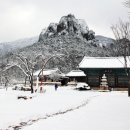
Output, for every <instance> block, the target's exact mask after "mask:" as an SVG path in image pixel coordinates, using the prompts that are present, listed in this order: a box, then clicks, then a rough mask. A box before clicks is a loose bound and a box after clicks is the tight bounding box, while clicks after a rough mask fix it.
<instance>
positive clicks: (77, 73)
mask: <svg viewBox="0 0 130 130" xmlns="http://www.w3.org/2000/svg"><path fill="white" fill-rule="evenodd" d="M66 77H68V78H69V82H71V81H77V82H85V81H86V75H85V73H84V72H83V71H82V70H72V71H70V72H69V73H67V74H66Z"/></svg>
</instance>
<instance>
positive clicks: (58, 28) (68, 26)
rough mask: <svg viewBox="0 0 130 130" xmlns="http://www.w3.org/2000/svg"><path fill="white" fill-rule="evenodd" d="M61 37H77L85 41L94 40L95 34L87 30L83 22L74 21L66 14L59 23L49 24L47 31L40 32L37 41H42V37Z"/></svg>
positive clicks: (73, 18)
mask: <svg viewBox="0 0 130 130" xmlns="http://www.w3.org/2000/svg"><path fill="white" fill-rule="evenodd" d="M61 35H77V36H80V37H82V38H85V39H86V40H87V41H88V40H92V39H94V38H95V33H94V32H93V31H90V30H89V28H88V26H87V24H86V22H85V21H84V20H81V19H76V18H75V16H74V15H72V14H68V15H67V16H63V17H61V19H60V21H59V23H50V25H49V26H48V28H47V30H46V31H45V32H44V33H43V31H42V32H41V34H40V36H39V41H40V40H43V39H44V37H52V36H61Z"/></svg>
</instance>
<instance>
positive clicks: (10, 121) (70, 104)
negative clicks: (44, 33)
mask: <svg viewBox="0 0 130 130" xmlns="http://www.w3.org/2000/svg"><path fill="white" fill-rule="evenodd" d="M44 89H46V92H45V93H37V94H33V95H31V94H30V92H24V91H15V90H11V89H9V90H8V91H6V90H4V89H0V130H5V129H10V130H12V129H13V127H15V128H16V126H19V127H20V126H22V129H23V130H43V129H45V130H52V129H53V130H61V129H62V130H66V129H68V130H87V129H88V130H129V129H130V123H129V122H130V97H128V94H127V92H114V91H113V92H98V91H77V90H73V88H72V87H60V88H58V90H57V91H55V90H54V86H44ZM20 95H22V96H24V95H27V96H30V95H31V96H33V98H32V99H27V100H24V99H17V97H18V96H20Z"/></svg>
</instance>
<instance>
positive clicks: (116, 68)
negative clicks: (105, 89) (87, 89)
mask: <svg viewBox="0 0 130 130" xmlns="http://www.w3.org/2000/svg"><path fill="white" fill-rule="evenodd" d="M126 61H127V62H125V59H124V57H86V56H85V57H84V58H83V60H82V61H81V62H80V64H79V69H80V70H82V71H84V73H85V74H86V82H87V83H88V84H89V85H90V86H91V87H100V82H101V77H102V76H103V74H105V75H106V77H107V82H108V86H109V87H111V88H128V86H129V85H130V57H127V58H126Z"/></svg>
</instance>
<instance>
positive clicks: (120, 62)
mask: <svg viewBox="0 0 130 130" xmlns="http://www.w3.org/2000/svg"><path fill="white" fill-rule="evenodd" d="M126 59H127V67H128V68H130V57H127V58H126ZM79 68H125V60H124V57H86V56H85V57H84V58H83V60H82V61H81V62H80V64H79Z"/></svg>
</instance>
